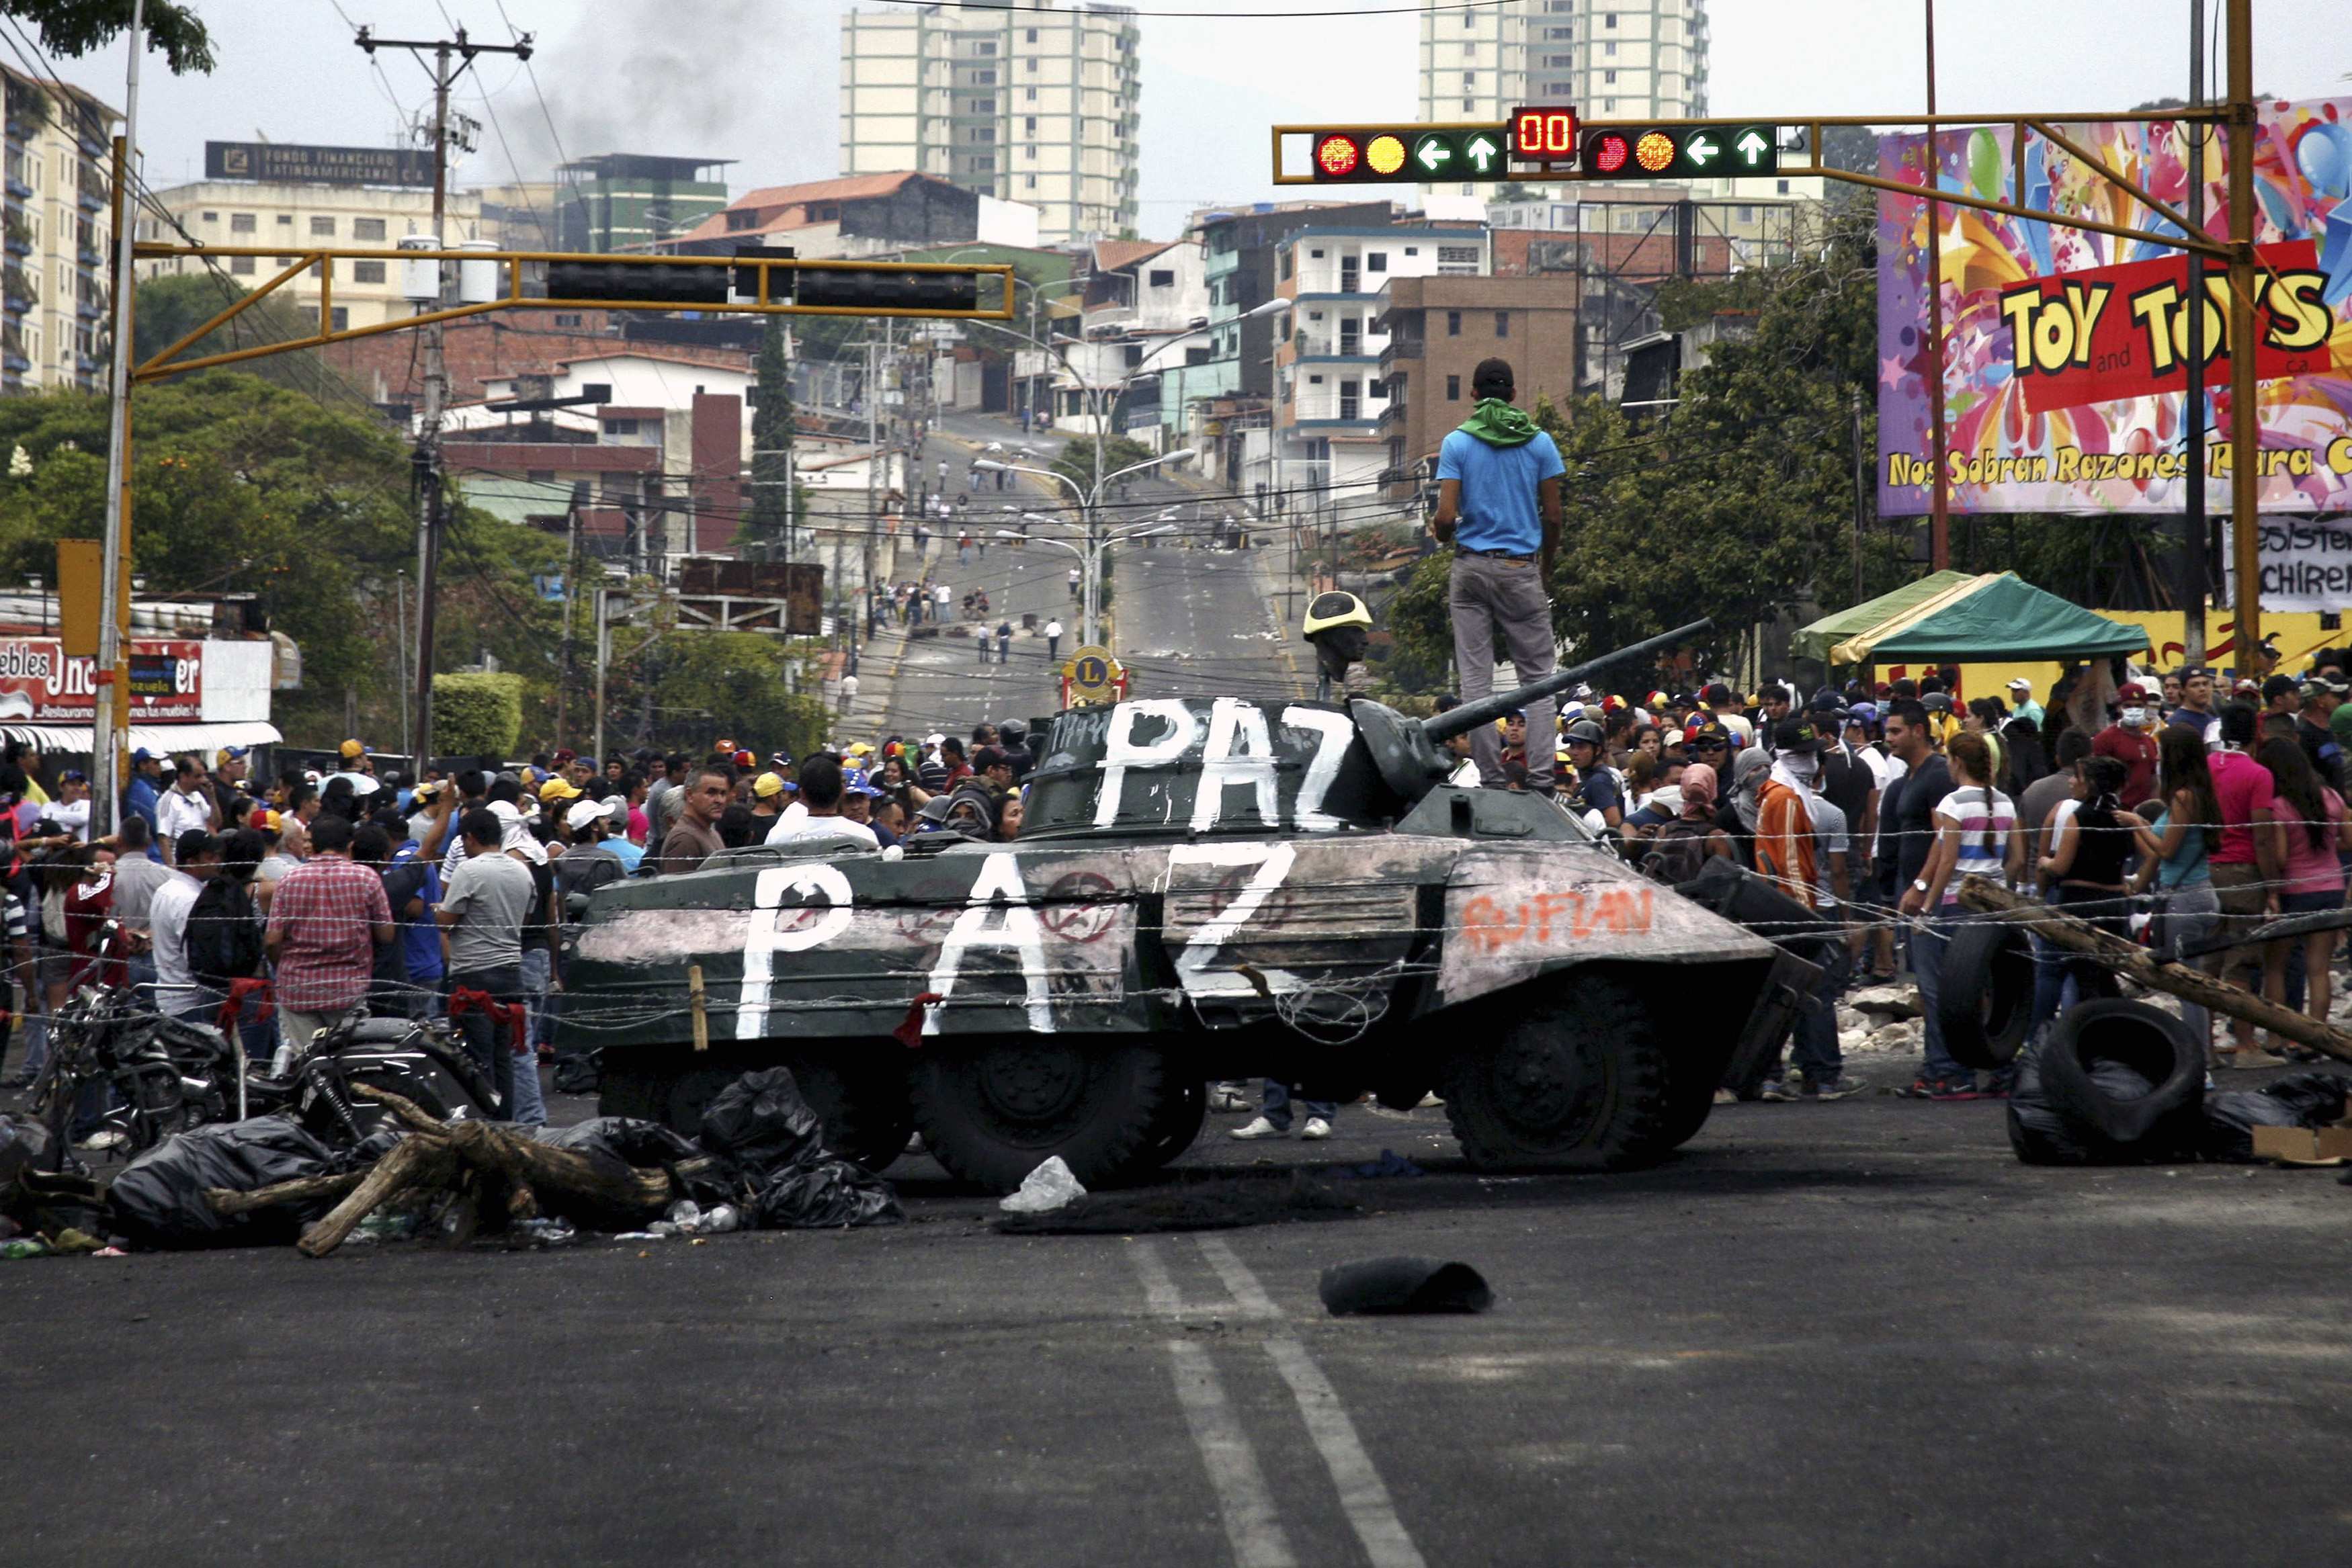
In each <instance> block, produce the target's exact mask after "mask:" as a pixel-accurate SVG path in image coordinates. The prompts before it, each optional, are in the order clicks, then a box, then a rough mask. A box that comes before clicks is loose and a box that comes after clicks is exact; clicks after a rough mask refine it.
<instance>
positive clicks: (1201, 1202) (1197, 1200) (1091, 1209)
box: [992, 1172, 1361, 1236]
mask: <svg viewBox="0 0 2352 1568" xmlns="http://www.w3.org/2000/svg"><path fill="white" fill-rule="evenodd" d="M1360 1212H1361V1210H1360V1209H1359V1208H1358V1207H1356V1205H1355V1204H1354V1203H1353V1202H1352V1201H1350V1200H1349V1199H1348V1198H1345V1197H1340V1196H1339V1194H1338V1193H1335V1192H1333V1191H1332V1190H1331V1189H1330V1188H1329V1187H1328V1186H1323V1185H1322V1184H1321V1183H1319V1182H1316V1181H1312V1180H1310V1179H1308V1178H1307V1176H1304V1175H1303V1174H1300V1173H1297V1172H1293V1173H1292V1174H1291V1176H1290V1177H1289V1179H1288V1180H1286V1181H1285V1180H1278V1179H1272V1178H1269V1177H1265V1176H1210V1177H1204V1178H1202V1179H1199V1180H1192V1181H1184V1182H1181V1183H1179V1184H1178V1185H1176V1186H1163V1187H1152V1188H1148V1189H1144V1190H1140V1191H1131V1192H1095V1193H1088V1194H1087V1196H1086V1197H1082V1198H1079V1199H1078V1200H1077V1201H1076V1202H1075V1203H1072V1204H1070V1205H1069V1206H1067V1207H1064V1208H1057V1209H1055V1210H1053V1211H1052V1212H1050V1213H1046V1214H1008V1215H1005V1216H1003V1217H1002V1218H998V1219H996V1220H994V1221H992V1228H994V1229H995V1230H997V1231H998V1232H999V1233H1001V1234H1003V1235H1007V1236H1143V1235H1150V1234H1153V1233H1156V1232H1163V1231H1184V1230H1239V1229H1244V1228H1248V1227H1250V1226H1255V1225H1280V1224H1286V1223H1288V1222H1290V1221H1293V1220H1324V1219H1349V1218H1355V1217H1356V1216H1357V1215H1358V1214H1360Z"/></svg>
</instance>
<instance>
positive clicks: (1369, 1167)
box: [1339, 1149, 1429, 1181]
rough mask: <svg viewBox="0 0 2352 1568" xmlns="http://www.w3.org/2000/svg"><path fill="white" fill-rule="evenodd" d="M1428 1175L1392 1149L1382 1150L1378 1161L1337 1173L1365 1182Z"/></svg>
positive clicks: (1350, 1167) (1347, 1168)
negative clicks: (1391, 1177)
mask: <svg viewBox="0 0 2352 1568" xmlns="http://www.w3.org/2000/svg"><path fill="white" fill-rule="evenodd" d="M1428 1174H1429V1173H1428V1172H1427V1171H1425V1170H1423V1169H1422V1168H1421V1167H1420V1166H1417V1165H1415V1164H1413V1163H1412V1161H1411V1160H1409V1159H1407V1158H1405V1157H1404V1156H1403V1155H1401V1154H1398V1153H1397V1152H1396V1151H1395V1150H1394V1149H1382V1150H1381V1157H1380V1158H1379V1159H1376V1160H1371V1161H1368V1162H1367V1163H1365V1164H1363V1165H1360V1166H1348V1167H1346V1168H1345V1169H1343V1170H1342V1171H1340V1172H1339V1175H1340V1176H1345V1177H1357V1178H1360V1179H1362V1180H1365V1181H1377V1180H1379V1179H1380V1178H1381V1177H1382V1176H1427V1175H1428Z"/></svg>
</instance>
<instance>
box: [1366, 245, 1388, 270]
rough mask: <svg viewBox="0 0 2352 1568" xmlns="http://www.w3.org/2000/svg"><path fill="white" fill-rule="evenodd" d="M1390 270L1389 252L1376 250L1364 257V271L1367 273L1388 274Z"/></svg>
mask: <svg viewBox="0 0 2352 1568" xmlns="http://www.w3.org/2000/svg"><path fill="white" fill-rule="evenodd" d="M1388 269H1389V253H1388V252H1386V251H1384V250H1376V251H1373V252H1371V253H1370V254H1369V255H1368V256H1365V257H1364V270H1365V271H1366V272H1386V271H1387V270H1388Z"/></svg>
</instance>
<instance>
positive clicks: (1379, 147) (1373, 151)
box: [1364, 132, 1404, 174]
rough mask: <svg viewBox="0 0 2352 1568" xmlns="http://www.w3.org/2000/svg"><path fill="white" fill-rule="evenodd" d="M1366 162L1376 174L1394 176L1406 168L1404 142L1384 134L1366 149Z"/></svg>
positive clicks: (1373, 139)
mask: <svg viewBox="0 0 2352 1568" xmlns="http://www.w3.org/2000/svg"><path fill="white" fill-rule="evenodd" d="M1364 162H1366V163H1368V164H1370V166H1371V171H1372V172H1373V173H1375V174H1393V173H1395V172H1397V171H1398V170H1400V169H1402V168H1403V167H1404V142H1403V141H1401V140H1400V139H1399V138H1397V137H1394V136H1391V135H1388V134H1386V133H1385V132H1383V133H1382V134H1381V135H1379V136H1375V137H1373V138H1372V139H1371V141H1370V142H1369V143H1368V144H1366V146H1365V148H1364Z"/></svg>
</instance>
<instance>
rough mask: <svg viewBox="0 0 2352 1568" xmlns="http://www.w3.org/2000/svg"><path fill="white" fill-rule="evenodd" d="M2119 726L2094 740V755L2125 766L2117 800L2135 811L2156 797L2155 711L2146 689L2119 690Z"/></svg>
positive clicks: (2125, 687)
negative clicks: (2114, 760)
mask: <svg viewBox="0 0 2352 1568" xmlns="http://www.w3.org/2000/svg"><path fill="white" fill-rule="evenodd" d="M2091 755H2092V756H2094V757H2112V758H2115V759H2116V761H2118V762H2120V763H2122V764H2123V765H2124V787H2123V789H2121V790H2119V791H2118V792H2117V794H2116V800H2118V801H2119V802H2120V803H2121V804H2122V806H2123V809H2124V810H2126V811H2136V810H2139V808H2140V807H2141V806H2143V805H2145V804H2147V802H2148V801H2149V800H2153V799H2155V797H2156V757H2157V742H2156V710H2155V708H2153V707H2151V706H2149V705H2148V700H2147V687H2146V686H2142V685H2137V684H2126V685H2122V686H2118V687H2116V722H2115V723H2113V724H2111V725H2109V726H2107V727H2106V728H2105V729H2103V730H2101V731H2099V733H2098V734H2097V735H2096V736H2095V737H2092V740H2091Z"/></svg>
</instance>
